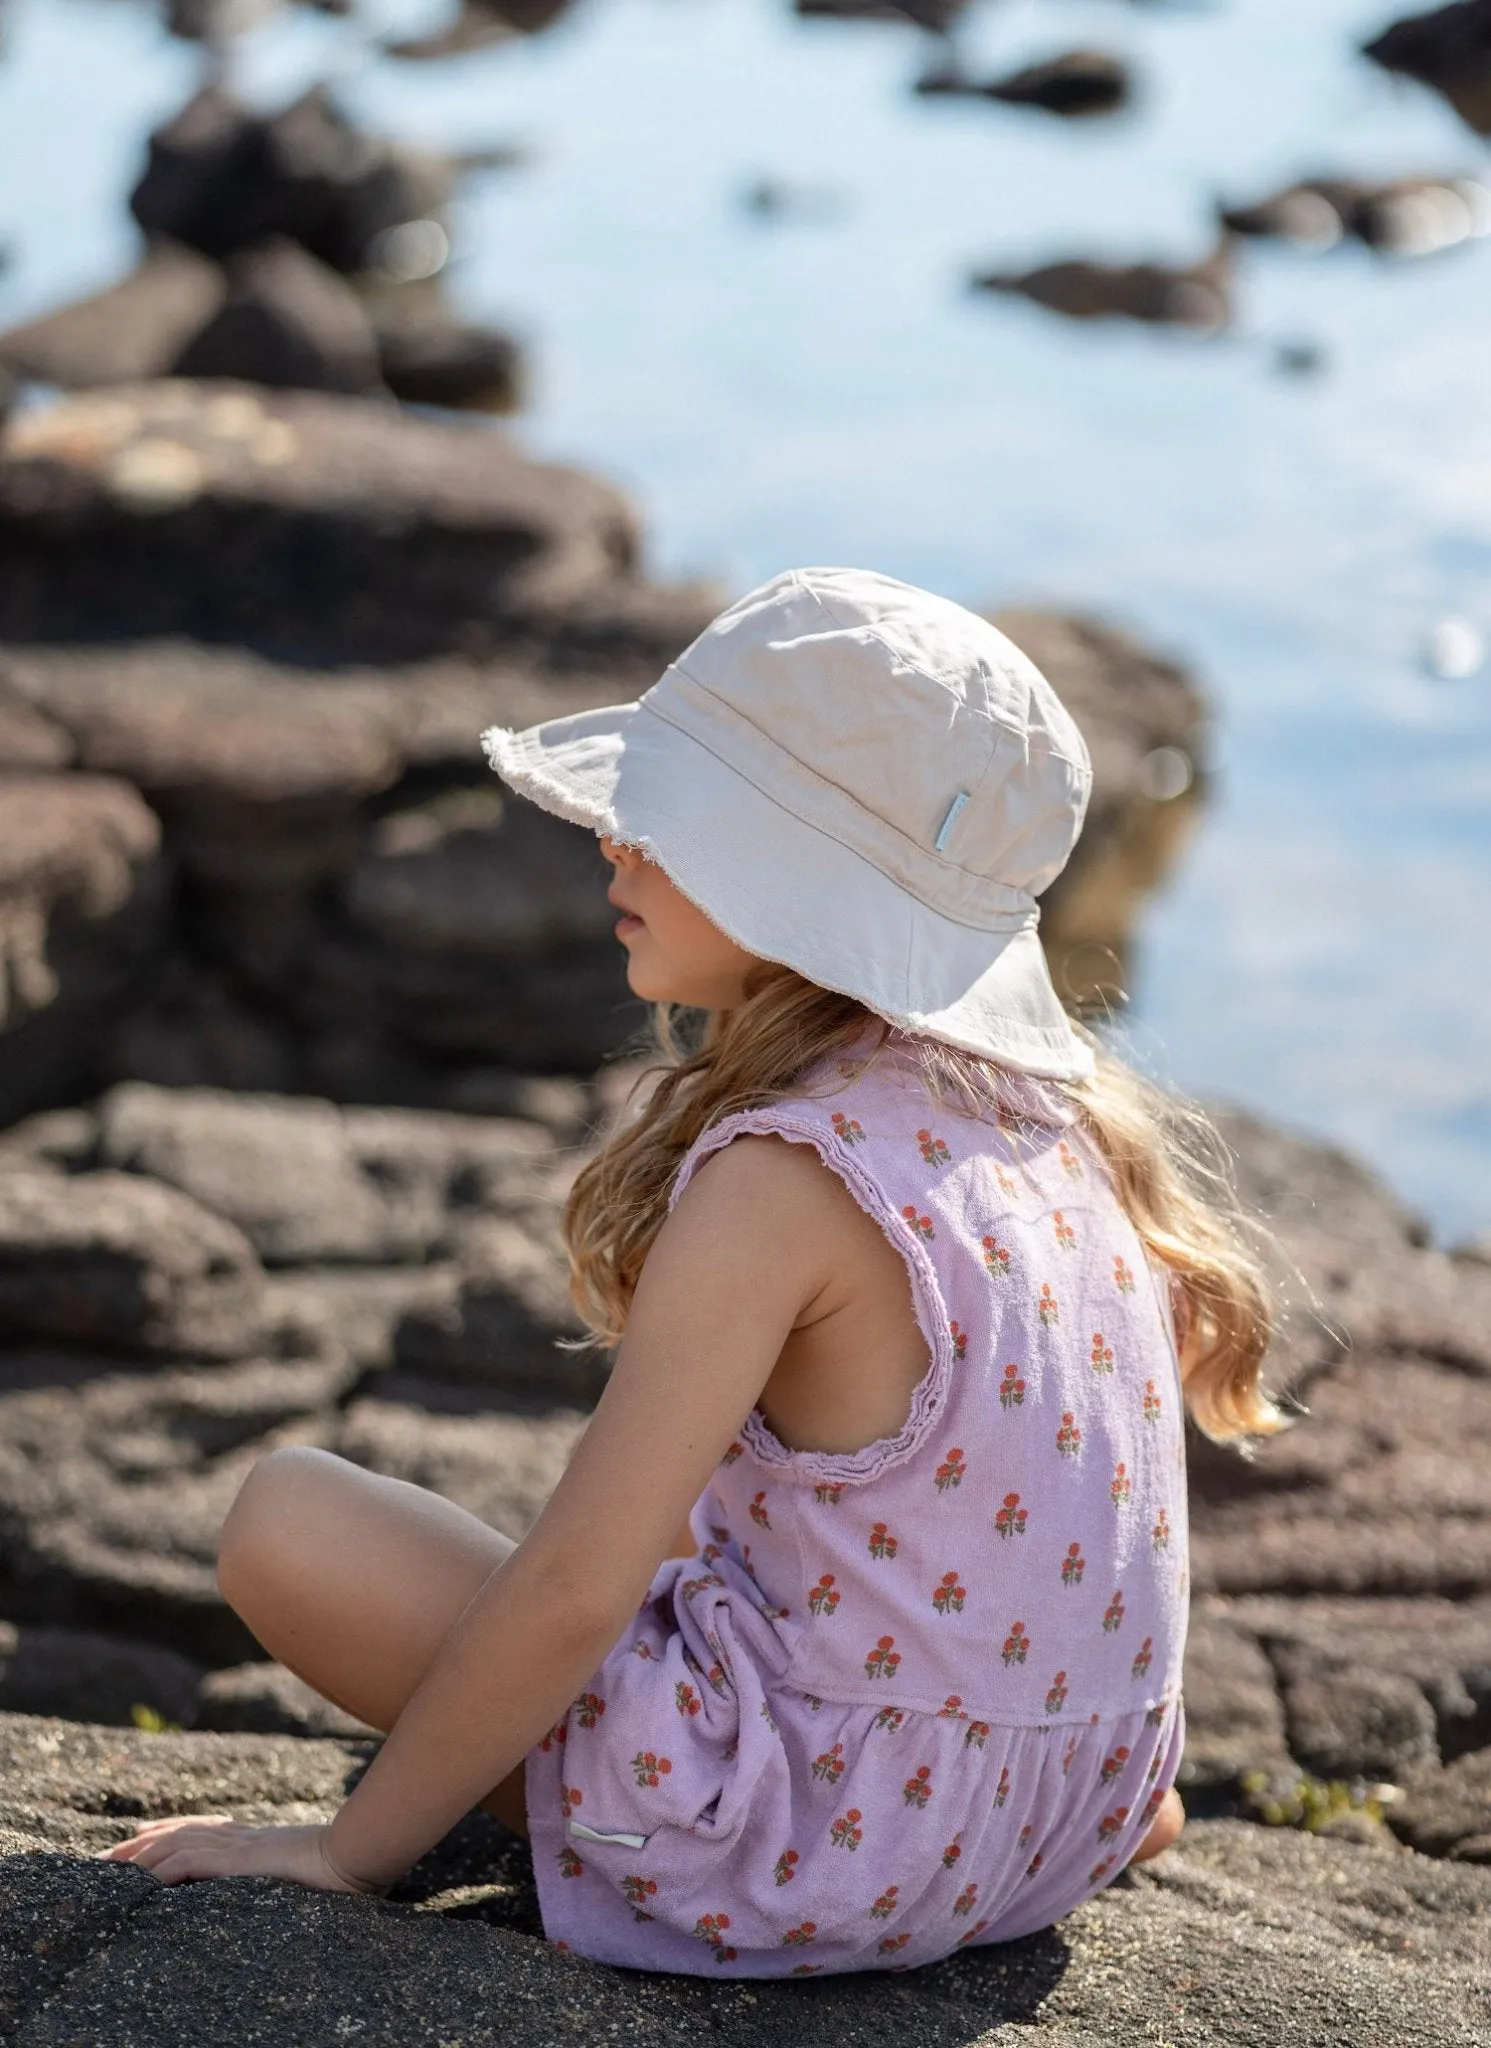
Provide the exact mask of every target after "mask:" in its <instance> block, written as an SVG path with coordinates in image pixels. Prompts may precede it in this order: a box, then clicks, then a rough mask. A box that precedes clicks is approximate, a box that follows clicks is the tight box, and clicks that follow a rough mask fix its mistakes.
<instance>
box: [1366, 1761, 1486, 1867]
mask: <svg viewBox="0 0 1491 2048" xmlns="http://www.w3.org/2000/svg"><path fill="white" fill-rule="evenodd" d="M1388 1821H1389V1824H1390V1825H1391V1827H1392V1829H1393V1831H1394V1833H1395V1834H1398V1835H1400V1836H1401V1837H1402V1839H1403V1840H1404V1841H1405V1842H1407V1843H1408V1844H1409V1846H1410V1847H1411V1848H1414V1849H1417V1850H1419V1851H1420V1852H1421V1853H1422V1854H1424V1855H1427V1856H1448V1857H1451V1858H1452V1859H1454V1860H1455V1861H1456V1862H1462V1863H1491V1748H1487V1749H1478V1750H1475V1751H1473V1752H1472V1753H1471V1754H1470V1755H1468V1756H1462V1757H1459V1758H1458V1759H1457V1760H1456V1761H1455V1762H1454V1763H1452V1764H1451V1765H1450V1766H1449V1767H1448V1769H1447V1770H1443V1771H1425V1772H1423V1773H1422V1774H1421V1776H1420V1777H1419V1778H1418V1779H1417V1780H1416V1781H1415V1782H1414V1783H1413V1784H1412V1785H1410V1786H1409V1787H1408V1796H1407V1797H1406V1798H1405V1799H1404V1800H1403V1801H1402V1803H1401V1804H1399V1805H1394V1806H1391V1807H1389V1808H1388Z"/></svg>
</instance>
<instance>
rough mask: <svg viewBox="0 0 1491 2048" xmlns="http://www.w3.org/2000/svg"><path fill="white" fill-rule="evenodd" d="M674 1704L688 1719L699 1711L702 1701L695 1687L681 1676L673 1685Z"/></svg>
mask: <svg viewBox="0 0 1491 2048" xmlns="http://www.w3.org/2000/svg"><path fill="white" fill-rule="evenodd" d="M673 1704H674V1706H675V1707H677V1709H678V1711H679V1713H680V1714H682V1715H683V1716H684V1718H685V1719H688V1718H689V1717H690V1716H691V1715H694V1714H697V1713H698V1712H699V1709H700V1706H701V1705H702V1702H701V1700H700V1698H699V1695H698V1693H696V1692H695V1691H694V1688H693V1687H692V1686H691V1685H686V1684H685V1683H684V1681H683V1680H682V1679H681V1678H680V1679H679V1680H678V1682H677V1683H676V1684H675V1685H674V1687H673Z"/></svg>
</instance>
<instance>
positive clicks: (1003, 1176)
mask: <svg viewBox="0 0 1491 2048" xmlns="http://www.w3.org/2000/svg"><path fill="white" fill-rule="evenodd" d="M994 1178H995V1179H996V1180H997V1181H998V1183H999V1191H1000V1193H1001V1194H1004V1195H1016V1194H1018V1193H1019V1192H1020V1191H1019V1189H1018V1188H1017V1187H1016V1186H1015V1183H1014V1182H1013V1181H1012V1180H1011V1179H1010V1177H1009V1175H1008V1174H1007V1173H1006V1172H1005V1170H1004V1168H1003V1167H1002V1166H1000V1165H999V1164H998V1163H997V1162H996V1163H995V1167H994Z"/></svg>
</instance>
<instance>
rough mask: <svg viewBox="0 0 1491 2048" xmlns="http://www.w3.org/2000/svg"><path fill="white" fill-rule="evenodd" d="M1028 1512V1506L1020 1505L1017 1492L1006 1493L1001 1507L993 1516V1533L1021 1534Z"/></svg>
mask: <svg viewBox="0 0 1491 2048" xmlns="http://www.w3.org/2000/svg"><path fill="white" fill-rule="evenodd" d="M1029 1513H1030V1510H1029V1509H1028V1508H1022V1507H1021V1505H1020V1496H1019V1494H1018V1493H1007V1494H1006V1495H1005V1497H1004V1505H1003V1507H1001V1508H1000V1509H999V1510H998V1511H997V1512H996V1514H995V1516H994V1533H995V1535H996V1536H1023V1535H1024V1534H1025V1523H1026V1520H1027V1518H1028V1516H1029Z"/></svg>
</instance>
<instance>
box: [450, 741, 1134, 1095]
mask: <svg viewBox="0 0 1491 2048" xmlns="http://www.w3.org/2000/svg"><path fill="white" fill-rule="evenodd" d="M482 744H483V747H484V748H485V751H486V755H487V759H488V760H489V761H490V763H491V765H492V767H493V768H494V769H495V770H496V772H497V773H498V774H499V775H500V776H501V777H502V778H503V780H504V781H505V782H507V783H509V784H510V785H511V787H512V788H514V789H515V790H517V791H518V792H519V793H520V794H521V795H523V796H526V797H528V798H530V799H531V800H532V801H533V802H534V803H536V804H538V805H539V806H540V808H542V809H543V810H546V811H551V812H553V813H555V814H556V815H557V816H559V817H562V818H567V819H568V820H569V821H570V822H571V823H572V824H576V825H581V826H584V827H586V828H587V829H588V830H590V831H592V832H596V833H599V834H602V835H604V836H605V837H607V838H610V839H614V840H616V841H618V842H619V843H621V844H623V845H627V846H632V847H636V848H637V849H638V850H639V851H641V852H642V853H644V854H645V855H646V856H647V857H648V858H649V859H651V860H653V861H655V862H656V864H657V865H658V866H659V867H660V868H662V870H663V871H664V873H665V874H666V875H667V876H668V878H669V880H670V881H671V882H672V883H673V884H674V885H675V887H676V888H678V889H679V890H680V891H681V892H682V894H683V895H685V896H686V897H688V899H689V900H690V902H692V903H693V904H695V905H696V906H697V907H698V908H699V909H700V910H702V911H703V912H704V914H705V915H706V916H707V917H708V918H709V919H710V920H711V922H712V923H714V924H715V925H717V926H718V927H719V929H720V930H721V931H722V932H724V933H725V935H726V937H727V938H730V939H733V940H734V941H735V943H736V944H737V945H738V946H742V947H744V948H745V950H746V951H747V952H750V953H754V954H756V955H757V956H758V957H760V958H762V959H765V960H773V961H777V962H779V963H780V964H781V965H783V966H786V967H791V968H793V969H795V970H796V972H797V973H799V974H801V975H804V976H805V977H806V978H807V979H808V980H810V981H813V982H816V983H817V984H818V985H819V986H820V987H822V988H828V989H833V990H835V991H836V992H838V993H840V994H844V995H849V996H852V997H854V998H855V999H856V1000H857V1001H859V1002H862V1003H863V1004H864V1005H865V1007H866V1008H867V1009H869V1010H871V1011H872V1012H873V1013H874V1014H875V1015H877V1016H879V1017H882V1018H884V1019H885V1020H886V1021H887V1022H888V1023H890V1024H893V1025H896V1026H897V1027H898V1028H899V1029H901V1030H903V1031H907V1032H911V1033H914V1034H918V1035H923V1036H927V1037H931V1038H937V1039H941V1040H943V1041H944V1042H945V1043H947V1044H949V1045H955V1046H960V1047H962V1048H964V1049H965V1050H967V1051H970V1052H975V1053H981V1054H983V1055H985V1056H986V1057H988V1058H990V1059H993V1060H996V1061H998V1062H999V1063H1001V1064H1002V1065H1005V1066H1008V1067H1011V1068H1013V1069H1015V1070H1017V1071H1019V1072H1023V1073H1028V1074H1035V1075H1040V1076H1043V1077H1046V1078H1049V1079H1054V1080H1073V1081H1074V1080H1081V1079H1084V1078H1086V1077H1087V1076H1088V1075H1090V1074H1091V1072H1092V1070H1093V1064H1094V1063H1093V1056H1092V1053H1091V1051H1090V1049H1089V1048H1088V1047H1087V1046H1086V1045H1085V1044H1084V1043H1083V1041H1082V1040H1081V1039H1080V1038H1079V1037H1078V1036H1077V1035H1076V1033H1075V1032H1074V1030H1073V1029H1072V1025H1071V1021H1070V1019H1069V1018H1068V1017H1067V1015H1066V1012H1065V1011H1064V1010H1063V1009H1062V1006H1061V1003H1060V1000H1059V999H1058V997H1057V994H1056V991H1055V989H1054V987H1053V986H1052V983H1051V977H1050V972H1049V970H1048V968H1047V965H1046V959H1045V954H1044V952H1043V950H1042V948H1041V943H1040V940H1039V938H1038V936H1037V932H1036V914H1035V912H1034V911H1033V910H1029V911H1011V912H1005V913H995V914H993V915H992V916H991V918H990V919H988V920H987V921H984V922H981V923H979V924H968V923H964V922H962V921H960V920H959V919H957V918H953V917H949V916H947V915H946V914H944V913H943V912H941V911H938V910H935V909H932V908H931V907H929V906H928V905H927V904H926V903H924V902H922V901H920V900H919V899H918V898H917V897H916V896H914V895H912V894H911V893H910V892H909V891H908V890H907V889H906V887H905V886H904V885H903V884H902V883H901V882H900V881H898V880H896V879H894V878H892V877H891V876H890V875H888V874H887V873H885V872H884V871H882V870H881V869H880V868H878V867H877V866H876V865H875V864H874V862H873V861H872V860H870V859H868V858H866V856H865V855H864V854H863V853H862V852H860V851H857V850H856V849H854V848H852V847H850V846H847V845H845V844H843V843H842V841H841V840H839V839H837V838H835V837H833V836H832V835H831V834H829V833H827V832H825V831H823V830H821V829H819V827H817V826H816V825H814V824H812V823H810V822H808V821H807V820H805V819H803V818H801V817H799V816H798V815H797V814H796V812H795V811H793V810H791V809H789V808H788V807H787V806H786V805H784V804H783V803H781V802H779V801H778V800H777V799H776V798H774V797H773V795H772V793H771V791H770V789H769V788H765V787H762V786H759V785H758V784H757V783H756V782H755V781H753V780H751V779H750V778H749V777H748V776H746V775H744V774H742V773H741V771H740V770H739V769H738V768H736V767H735V766H733V765H731V764H730V763H728V762H726V761H724V760H722V759H721V758H720V757H719V756H718V755H717V754H715V753H714V752H713V751H712V750H711V749H710V748H709V747H707V746H705V745H704V744H703V743H702V741H700V740H699V739H698V738H696V737H695V736H694V735H693V734H692V733H689V732H686V731H684V730H683V729H682V728H681V727H680V726H677V725H675V724H674V723H673V722H672V721H671V720H670V719H668V718H666V717H664V716H662V715H660V713H658V712H657V711H655V710H654V709H653V708H652V707H651V706H650V705H648V704H647V703H645V702H632V703H627V704H614V705H607V706H603V707H602V708H600V709H598V710H594V711H584V712H579V713H577V714H575V715H574V716H571V717H568V718H555V719H549V720H547V721H545V722H544V723H543V724H541V725H535V726H529V727H527V728H525V729H523V730H512V729H509V728H506V727H501V726H494V727H492V728H491V729H490V730H488V731H487V732H485V733H483V735H482ZM913 990H915V991H916V996H917V1000H916V1001H915V1002H913V1000H912V993H911V992H912V991H913Z"/></svg>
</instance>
